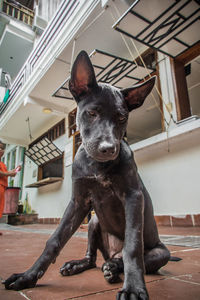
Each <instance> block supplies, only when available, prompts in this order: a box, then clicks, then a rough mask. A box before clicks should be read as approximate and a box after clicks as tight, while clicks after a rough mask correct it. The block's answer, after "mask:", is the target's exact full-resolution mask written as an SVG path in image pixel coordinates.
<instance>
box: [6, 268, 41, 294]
mask: <svg viewBox="0 0 200 300" xmlns="http://www.w3.org/2000/svg"><path fill="white" fill-rule="evenodd" d="M38 278H39V277H38V276H37V273H33V272H29V271H27V272H25V273H19V274H13V275H12V276H10V277H9V278H8V279H6V280H5V281H3V282H2V283H3V284H4V285H5V288H6V289H7V290H15V291H18V290H23V289H26V288H33V287H35V285H36V283H37V280H38Z"/></svg>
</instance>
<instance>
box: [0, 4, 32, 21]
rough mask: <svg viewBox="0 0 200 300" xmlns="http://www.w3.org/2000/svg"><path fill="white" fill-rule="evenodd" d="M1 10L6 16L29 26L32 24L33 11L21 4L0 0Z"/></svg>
mask: <svg viewBox="0 0 200 300" xmlns="http://www.w3.org/2000/svg"><path fill="white" fill-rule="evenodd" d="M0 4H1V11H2V12H3V13H5V14H6V15H7V16H9V17H12V18H14V19H17V20H18V21H21V22H23V23H25V24H27V25H29V26H32V24H33V18H34V12H33V11H32V10H31V9H29V8H27V7H25V6H23V5H22V4H20V3H19V4H14V3H8V2H7V1H6V0H3V1H0Z"/></svg>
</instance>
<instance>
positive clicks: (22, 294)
mask: <svg viewBox="0 0 200 300" xmlns="http://www.w3.org/2000/svg"><path fill="white" fill-rule="evenodd" d="M19 294H20V295H21V296H22V297H24V298H25V299H27V300H31V298H28V297H27V296H26V295H25V294H24V293H23V292H19Z"/></svg>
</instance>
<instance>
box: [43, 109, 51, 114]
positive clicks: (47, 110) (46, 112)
mask: <svg viewBox="0 0 200 300" xmlns="http://www.w3.org/2000/svg"><path fill="white" fill-rule="evenodd" d="M42 111H43V113H44V114H51V113H52V109H51V108H48V107H46V108H43V110H42Z"/></svg>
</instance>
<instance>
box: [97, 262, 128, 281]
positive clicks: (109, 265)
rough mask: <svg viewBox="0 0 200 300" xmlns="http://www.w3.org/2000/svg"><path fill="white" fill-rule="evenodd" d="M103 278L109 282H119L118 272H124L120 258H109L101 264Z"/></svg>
mask: <svg viewBox="0 0 200 300" xmlns="http://www.w3.org/2000/svg"><path fill="white" fill-rule="evenodd" d="M102 271H103V273H104V278H105V279H106V280H107V281H108V282H109V283H115V282H120V281H121V279H120V277H119V275H120V273H123V272H124V263H123V260H122V257H121V258H111V259H109V260H107V261H106V262H105V263H104V264H103V265H102Z"/></svg>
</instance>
